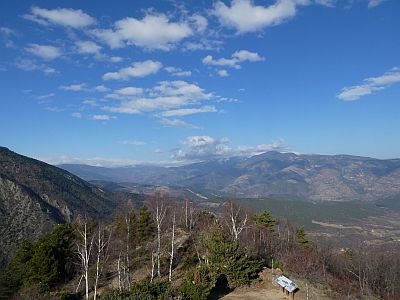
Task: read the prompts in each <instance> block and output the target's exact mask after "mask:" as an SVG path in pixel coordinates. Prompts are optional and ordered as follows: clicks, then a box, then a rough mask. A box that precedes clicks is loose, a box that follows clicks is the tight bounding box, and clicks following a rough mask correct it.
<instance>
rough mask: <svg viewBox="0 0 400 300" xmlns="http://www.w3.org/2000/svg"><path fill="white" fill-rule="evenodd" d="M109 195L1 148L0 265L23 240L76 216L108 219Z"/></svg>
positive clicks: (59, 170)
mask: <svg viewBox="0 0 400 300" xmlns="http://www.w3.org/2000/svg"><path fill="white" fill-rule="evenodd" d="M112 197H113V196H112V195H111V194H109V193H107V192H104V191H102V190H101V189H99V188H97V187H95V186H93V185H91V184H89V183H87V182H85V181H83V180H82V179H80V178H78V177H77V176H75V175H72V174H70V173H68V172H67V171H65V170H62V169H59V168H57V167H54V166H51V165H48V164H46V163H43V162H41V161H38V160H34V159H31V158H28V157H25V156H22V155H18V154H16V153H14V152H12V151H10V150H8V149H7V148H3V147H0V265H1V264H2V263H4V261H5V260H6V258H7V255H8V253H10V251H12V250H13V249H14V248H15V246H16V245H17V244H18V242H19V241H20V240H21V239H24V238H33V239H35V238H36V237H38V236H39V235H40V234H42V233H44V232H47V231H49V230H50V229H52V228H53V226H54V225H55V224H60V223H65V222H70V221H72V220H73V219H74V218H75V217H77V216H78V215H84V214H86V215H87V216H90V217H103V218H110V217H111V216H112V212H113V210H114V208H115V206H116V205H115V202H114V201H113V199H112Z"/></svg>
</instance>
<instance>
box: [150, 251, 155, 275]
mask: <svg viewBox="0 0 400 300" xmlns="http://www.w3.org/2000/svg"><path fill="white" fill-rule="evenodd" d="M154 265H155V264H154V252H153V251H152V252H151V277H150V282H151V283H153V280H154Z"/></svg>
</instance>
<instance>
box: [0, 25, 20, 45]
mask: <svg viewBox="0 0 400 300" xmlns="http://www.w3.org/2000/svg"><path fill="white" fill-rule="evenodd" d="M13 36H17V33H16V31H15V30H13V29H11V28H8V27H0V38H1V40H2V42H3V45H4V46H5V47H6V48H14V47H15V43H14V41H13V40H12V39H11V37H13Z"/></svg>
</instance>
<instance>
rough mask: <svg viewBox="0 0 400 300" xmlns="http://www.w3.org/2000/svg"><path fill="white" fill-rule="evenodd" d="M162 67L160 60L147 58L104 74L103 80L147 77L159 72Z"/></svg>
mask: <svg viewBox="0 0 400 300" xmlns="http://www.w3.org/2000/svg"><path fill="white" fill-rule="evenodd" d="M161 68H162V64H161V63H160V62H159V61H153V60H145V61H142V62H135V63H133V64H132V67H127V68H122V69H119V70H118V71H117V72H109V73H105V74H104V75H103V80H128V79H129V78H130V77H145V76H148V75H151V74H155V73H157V72H158V71H159V70H160V69H161Z"/></svg>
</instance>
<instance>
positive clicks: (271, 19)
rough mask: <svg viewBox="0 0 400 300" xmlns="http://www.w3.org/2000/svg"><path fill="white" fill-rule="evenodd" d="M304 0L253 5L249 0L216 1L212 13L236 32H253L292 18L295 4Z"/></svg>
mask: <svg viewBox="0 0 400 300" xmlns="http://www.w3.org/2000/svg"><path fill="white" fill-rule="evenodd" d="M302 2H304V1H298V0H277V1H276V2H275V3H274V4H272V5H269V6H261V5H255V4H253V2H252V1H251V0H233V1H232V2H231V5H230V6H227V5H226V4H225V3H223V2H221V1H218V2H217V3H216V4H215V6H214V11H213V14H214V15H215V16H217V18H218V20H219V22H220V23H221V24H222V25H224V26H226V27H230V28H233V29H235V30H236V32H237V33H239V34H241V33H246V32H254V31H259V30H261V29H264V28H265V27H270V26H275V25H279V24H280V23H282V22H284V21H286V20H289V19H291V18H293V17H294V16H295V15H296V13H297V9H296V8H297V5H298V4H299V3H302Z"/></svg>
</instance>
